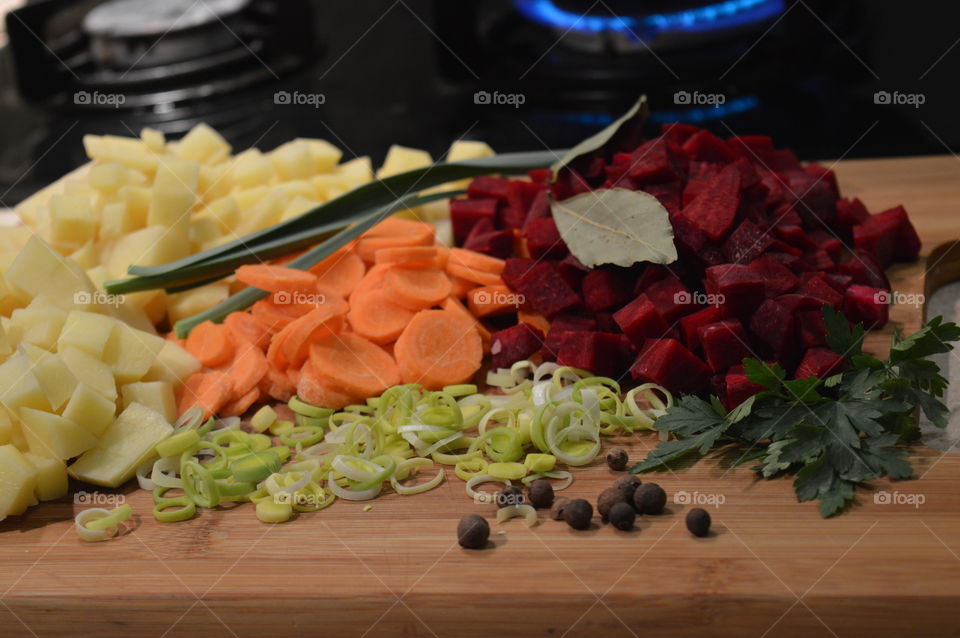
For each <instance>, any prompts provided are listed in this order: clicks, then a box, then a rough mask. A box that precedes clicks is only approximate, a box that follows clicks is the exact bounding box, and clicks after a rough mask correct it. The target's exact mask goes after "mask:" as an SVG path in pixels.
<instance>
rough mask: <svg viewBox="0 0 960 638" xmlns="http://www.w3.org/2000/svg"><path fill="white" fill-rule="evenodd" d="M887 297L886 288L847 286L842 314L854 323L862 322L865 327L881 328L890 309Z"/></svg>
mask: <svg viewBox="0 0 960 638" xmlns="http://www.w3.org/2000/svg"><path fill="white" fill-rule="evenodd" d="M889 299H890V293H888V292H887V291H886V290H882V289H880V288H871V287H870V286H860V285H858V284H854V285H852V286H850V287H849V288H847V294H846V296H845V297H844V300H843V314H845V315H847V319H849V320H850V321H852V322H854V323H860V322H863V325H864V327H865V328H868V329H869V328H882V327H883V326H884V325H886V323H887V318H888V315H889V311H890V306H889V305H888V304H889Z"/></svg>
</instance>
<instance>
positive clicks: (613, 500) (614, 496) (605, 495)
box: [597, 487, 627, 520]
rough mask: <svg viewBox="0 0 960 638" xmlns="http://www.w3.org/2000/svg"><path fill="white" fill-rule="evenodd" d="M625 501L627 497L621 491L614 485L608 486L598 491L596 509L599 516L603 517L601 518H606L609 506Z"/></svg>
mask: <svg viewBox="0 0 960 638" xmlns="http://www.w3.org/2000/svg"><path fill="white" fill-rule="evenodd" d="M626 502H627V497H626V496H624V494H623V492H622V491H620V490H618V489H617V488H615V487H608V488H607V489H605V490H603V491H602V492H600V496H598V497H597V511H598V512H600V516H601V517H602V518H603V520H607V518H608V517H609V515H610V508H611V507H613V506H614V505H616V504H617V503H626Z"/></svg>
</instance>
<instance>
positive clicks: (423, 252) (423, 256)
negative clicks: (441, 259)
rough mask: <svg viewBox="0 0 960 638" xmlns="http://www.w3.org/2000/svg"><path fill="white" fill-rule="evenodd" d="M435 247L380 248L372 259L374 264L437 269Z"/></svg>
mask: <svg viewBox="0 0 960 638" xmlns="http://www.w3.org/2000/svg"><path fill="white" fill-rule="evenodd" d="M437 254H438V252H437V247H436V246H394V247H393V248H381V249H380V250H378V251H377V254H376V256H375V257H374V263H375V264H404V265H408V264H415V265H418V266H420V267H429V266H432V267H434V268H435V267H437V263H438V261H437Z"/></svg>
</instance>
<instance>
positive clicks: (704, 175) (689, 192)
mask: <svg viewBox="0 0 960 638" xmlns="http://www.w3.org/2000/svg"><path fill="white" fill-rule="evenodd" d="M722 168H723V167H722V166H721V165H720V164H714V163H713V162H691V163H690V175H689V177H688V178H687V183H686V185H685V186H684V187H683V198H682V202H683V205H684V206H686V205H687V204H689V203H690V202H692V201H693V200H695V199H696V198H697V195H699V194H700V193H702V192H703V191H704V190H705V189H706V188H707V186H709V185H710V184H712V183H713V182H714V181H715V180H716V179H717V175H719V174H720V171H721V170H722Z"/></svg>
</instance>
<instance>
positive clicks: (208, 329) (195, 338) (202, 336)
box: [187, 321, 234, 368]
mask: <svg viewBox="0 0 960 638" xmlns="http://www.w3.org/2000/svg"><path fill="white" fill-rule="evenodd" d="M233 349H234V345H233V337H232V336H231V334H230V331H229V330H228V329H227V327H226V326H224V325H223V324H219V323H213V322H212V321H204V322H203V323H201V324H198V325H197V326H196V327H195V328H194V329H193V330H191V331H190V336H188V337H187V352H189V353H190V354H192V355H193V356H195V357H196V358H197V359H198V360H199V361H200V363H202V364H203V365H205V366H206V367H208V368H215V367H216V366H219V365H223V364H224V363H227V362H228V361H230V359H231V358H232V357H233Z"/></svg>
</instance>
